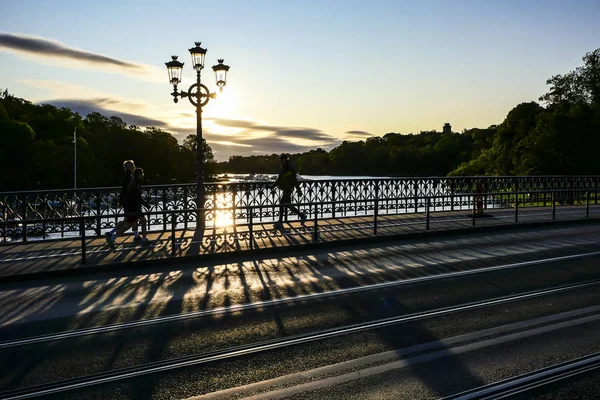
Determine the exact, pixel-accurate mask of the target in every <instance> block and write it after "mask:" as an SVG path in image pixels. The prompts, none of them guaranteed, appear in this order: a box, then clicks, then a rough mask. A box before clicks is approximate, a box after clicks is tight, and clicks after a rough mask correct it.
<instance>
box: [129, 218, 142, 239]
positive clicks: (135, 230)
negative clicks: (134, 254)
mask: <svg viewBox="0 0 600 400" xmlns="http://www.w3.org/2000/svg"><path fill="white" fill-rule="evenodd" d="M144 228H145V225H144ZM131 230H132V231H133V238H134V239H135V240H140V239H141V237H140V233H139V222H138V221H135V222H134V223H133V225H132V226H131Z"/></svg>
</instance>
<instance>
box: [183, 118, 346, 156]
mask: <svg viewBox="0 0 600 400" xmlns="http://www.w3.org/2000/svg"><path fill="white" fill-rule="evenodd" d="M207 120H210V121H211V122H213V123H214V124H215V125H218V126H221V127H226V128H239V129H241V131H239V132H237V133H234V134H229V135H217V134H208V135H206V134H204V138H205V139H206V140H207V141H208V142H209V144H210V146H211V148H212V149H213V151H214V154H215V157H216V158H217V159H219V160H223V159H227V158H228V157H229V155H231V154H236V155H259V154H273V153H304V152H307V151H310V150H313V149H316V148H319V147H320V148H325V149H330V148H333V147H334V146H335V145H337V144H339V143H340V139H338V138H336V137H334V136H331V135H328V134H326V133H325V132H323V131H321V130H319V129H314V128H306V127H287V126H279V125H265V124H263V123H260V122H256V121H252V120H243V119H226V118H207ZM190 133H191V132H190ZM219 136H220V138H221V140H220V141H219V139H217V138H216V137H219ZM223 138H226V140H227V141H228V142H230V143H235V147H234V145H232V144H230V143H226V142H224V141H223ZM211 139H212V140H211Z"/></svg>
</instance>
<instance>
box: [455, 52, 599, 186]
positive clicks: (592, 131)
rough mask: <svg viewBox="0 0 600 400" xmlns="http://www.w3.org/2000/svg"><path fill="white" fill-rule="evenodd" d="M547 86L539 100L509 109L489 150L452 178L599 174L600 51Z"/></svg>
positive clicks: (463, 166) (456, 172)
mask: <svg viewBox="0 0 600 400" xmlns="http://www.w3.org/2000/svg"><path fill="white" fill-rule="evenodd" d="M546 83H547V84H548V85H549V86H550V90H549V91H548V93H546V94H545V95H543V96H541V97H540V98H539V100H540V101H541V102H543V103H544V104H545V106H546V107H542V106H541V105H539V104H537V103H535V102H531V103H522V104H519V105H518V106H516V107H515V108H513V109H512V110H511V111H510V112H509V113H508V115H507V117H506V119H505V120H504V122H503V123H502V124H501V125H500V126H499V127H498V131H497V133H496V134H495V135H494V137H493V141H492V146H491V147H490V148H489V149H486V150H484V151H482V152H481V154H480V155H479V156H478V157H476V158H474V159H473V160H471V161H469V162H466V163H464V164H461V165H460V166H459V167H458V168H457V169H456V170H454V171H452V175H480V174H486V175H574V174H600V163H599V162H598V150H599V149H600V49H597V50H595V51H593V52H590V53H587V54H586V55H585V56H584V57H583V65H582V66H581V67H579V68H577V69H575V70H574V71H571V72H569V73H567V74H565V75H555V76H553V77H552V78H550V79H548V80H547V81H546Z"/></svg>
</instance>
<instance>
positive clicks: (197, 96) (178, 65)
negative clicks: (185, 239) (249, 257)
mask: <svg viewBox="0 0 600 400" xmlns="http://www.w3.org/2000/svg"><path fill="white" fill-rule="evenodd" d="M201 44H202V43H201V42H195V45H196V46H195V47H192V48H191V49H189V51H190V55H191V56H192V65H193V68H194V70H196V83H194V84H193V85H191V86H190V87H189V88H188V90H187V92H185V91H183V90H181V91H180V90H178V89H177V85H179V84H180V83H181V74H182V71H183V63H182V62H181V61H178V60H177V56H171V58H172V60H171V61H169V62H167V63H165V65H166V66H167V70H168V71H169V82H170V83H171V84H172V85H173V93H171V95H172V96H173V101H174V102H175V103H177V102H178V101H179V99H178V98H179V97H181V98H184V97H187V98H188V100H189V101H190V103H192V105H193V106H195V107H196V184H197V187H196V207H197V208H199V209H202V210H200V211H199V212H198V217H197V218H198V220H197V227H196V229H200V230H202V231H203V230H204V226H205V217H204V175H203V174H204V148H203V146H202V107H204V106H205V105H206V104H207V103H208V101H209V100H210V99H214V98H215V97H216V96H217V94H216V93H211V92H210V90H208V88H207V87H206V86H204V85H203V84H202V83H201V81H200V73H201V72H202V70H203V69H204V57H205V56H206V49H204V48H202V47H200V45H201ZM217 61H218V64H217V65H214V66H213V67H212V69H213V71H214V72H215V78H216V82H217V87H218V88H219V91H220V92H222V91H223V87H224V86H225V83H226V82H227V71H229V66H228V65H225V64H223V61H224V60H223V59H219V60H217Z"/></svg>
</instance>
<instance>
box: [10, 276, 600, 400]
mask: <svg viewBox="0 0 600 400" xmlns="http://www.w3.org/2000/svg"><path fill="white" fill-rule="evenodd" d="M599 285H600V280H593V281H589V282H584V283H577V284H571V285H563V286H558V287H553V288H548V289H543V290H537V291H530V292H526V293H520V294H516V295H511V296H503V297H499V298H494V299H488V300H484V301H479V302H474V303H467V304H461V305H457V306H452V307H445V308H439V309H435V310H429V311H424V312H418V313H414V314H409V315H403V316H400V317H392V318H384V319H379V320H376V321H369V322H364V323H358V324H353V325H348V326H343V327H338V328H334V329H326V330H322V331H314V332H310V333H306V334H300V335H295V336H290V337H285V338H279V339H274V340H268V341H263V342H258V343H251V344H248V345H242V346H237V347H232V348H228V349H225V350H220V351H215V352H210V353H201V354H193V355H189V356H184V357H179V358H173V359H168V360H164V361H158V362H153V363H147V364H142V365H137V366H134V367H128V368H121V369H114V370H110V371H107V372H102V373H96V374H91V375H87V376H82V377H77V378H72V379H67V380H62V381H57V382H52V383H49V384H43V385H37V386H30V387H26V388H21V389H15V390H9V391H4V392H0V399H3V400H20V399H29V398H34V397H39V396H46V395H51V394H56V393H62V392H67V391H72V390H77V389H83V388H88V387H92V386H97V385H102V384H107V383H114V382H118V381H123V380H128V379H133V378H137V377H141V376H145V375H149V374H157V373H162V372H167V371H171V370H175V369H181V368H185V367H191V366H198V365H202V364H205V365H206V364H210V363H213V362H218V361H223V360H231V359H236V358H238V357H243V356H248V355H253V354H258V353H264V352H269V351H273V350H278V349H283V348H287V347H293V346H299V345H302V344H307V343H310V342H315V341H323V340H327V339H331V338H336V337H340V336H345V335H350V334H355V333H360V332H365V331H369V330H376V329H380V328H386V327H391V326H394V325H399V324H406V323H410V322H414V321H419V320H423V319H429V318H435V317H441V316H447V315H451V314H455V313H460V312H468V311H473V310H477V309H482V308H487V307H493V306H498V305H503V304H508V303H513V302H518V301H524V300H528V299H534V298H538V297H545V296H552V295H556V294H559V293H566V292H570V291H576V290H582V289H588V288H592V287H595V286H599Z"/></svg>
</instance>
